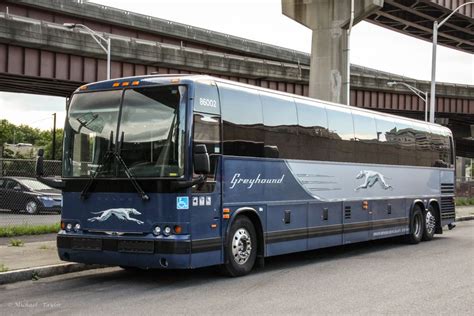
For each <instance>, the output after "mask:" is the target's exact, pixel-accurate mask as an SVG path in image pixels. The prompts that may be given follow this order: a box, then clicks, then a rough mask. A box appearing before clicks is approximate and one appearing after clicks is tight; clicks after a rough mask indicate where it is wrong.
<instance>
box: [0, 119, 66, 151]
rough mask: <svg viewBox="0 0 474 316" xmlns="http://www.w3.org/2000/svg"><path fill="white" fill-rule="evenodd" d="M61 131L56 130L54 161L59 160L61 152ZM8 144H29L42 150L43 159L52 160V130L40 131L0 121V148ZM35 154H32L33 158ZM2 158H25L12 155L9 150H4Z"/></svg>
mask: <svg viewBox="0 0 474 316" xmlns="http://www.w3.org/2000/svg"><path fill="white" fill-rule="evenodd" d="M62 138H63V130H62V129H60V128H58V129H56V150H55V159H58V160H59V159H61V155H62V152H63V148H62V147H63V145H62ZM5 143H9V144H13V143H30V144H32V145H33V146H35V147H42V148H44V158H45V159H51V158H52V156H53V155H52V150H53V133H52V130H49V131H42V130H40V129H38V128H33V127H30V126H28V125H15V124H12V123H10V122H9V121H7V120H0V146H1V145H3V144H5ZM34 156H36V154H33V157H34ZM3 157H5V158H20V159H21V158H26V157H23V156H22V155H20V154H17V155H14V154H13V152H12V151H11V150H8V149H4V150H3Z"/></svg>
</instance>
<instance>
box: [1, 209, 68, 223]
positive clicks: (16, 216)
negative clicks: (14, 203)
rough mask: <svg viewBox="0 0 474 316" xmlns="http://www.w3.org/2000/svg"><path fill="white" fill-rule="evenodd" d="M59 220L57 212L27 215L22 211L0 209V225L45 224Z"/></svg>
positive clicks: (59, 216)
mask: <svg viewBox="0 0 474 316" xmlns="http://www.w3.org/2000/svg"><path fill="white" fill-rule="evenodd" d="M60 220H61V215H58V214H57V213H52V212H50V213H40V214H36V215H29V214H26V213H24V212H22V213H18V212H11V211H7V210H0V227H2V226H8V225H22V224H30V225H43V224H44V225H46V224H56V223H59V221H60Z"/></svg>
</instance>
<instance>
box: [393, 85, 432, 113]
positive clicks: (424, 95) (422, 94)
mask: <svg viewBox="0 0 474 316" xmlns="http://www.w3.org/2000/svg"><path fill="white" fill-rule="evenodd" d="M387 85H388V86H389V87H393V86H395V85H402V86H404V87H406V88H408V89H409V90H410V91H411V92H413V93H414V94H416V95H417V96H418V97H419V98H420V99H422V100H423V102H424V103H425V122H427V121H428V92H423V91H421V90H420V89H418V88H416V87H414V86H410V85H409V84H408V83H405V82H401V81H390V82H387Z"/></svg>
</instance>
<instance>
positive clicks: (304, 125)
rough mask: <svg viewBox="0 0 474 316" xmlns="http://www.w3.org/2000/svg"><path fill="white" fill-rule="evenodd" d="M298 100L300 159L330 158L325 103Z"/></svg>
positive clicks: (298, 152)
mask: <svg viewBox="0 0 474 316" xmlns="http://www.w3.org/2000/svg"><path fill="white" fill-rule="evenodd" d="M303 102H305V101H304V100H297V101H296V108H297V112H298V151H297V154H298V157H297V158H298V159H303V160H329V130H328V117H327V114H326V109H325V108H324V105H319V104H318V105H316V104H314V102H311V103H303Z"/></svg>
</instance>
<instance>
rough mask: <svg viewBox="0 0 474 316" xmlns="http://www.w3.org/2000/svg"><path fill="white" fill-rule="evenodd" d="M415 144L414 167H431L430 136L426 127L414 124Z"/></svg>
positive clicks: (431, 149)
mask: <svg viewBox="0 0 474 316" xmlns="http://www.w3.org/2000/svg"><path fill="white" fill-rule="evenodd" d="M414 129H415V144H416V165H417V166H423V167H431V166H432V165H433V154H434V152H433V147H432V145H431V144H432V140H431V139H432V135H431V132H430V129H429V127H428V126H427V125H423V124H418V123H415V124H414Z"/></svg>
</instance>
